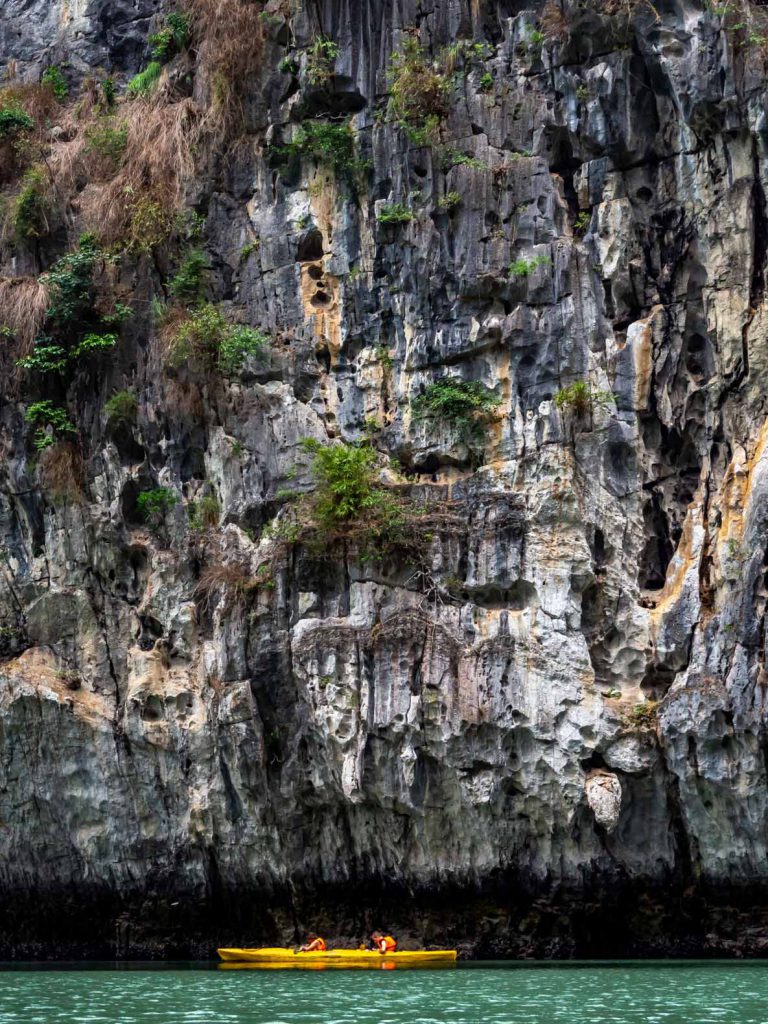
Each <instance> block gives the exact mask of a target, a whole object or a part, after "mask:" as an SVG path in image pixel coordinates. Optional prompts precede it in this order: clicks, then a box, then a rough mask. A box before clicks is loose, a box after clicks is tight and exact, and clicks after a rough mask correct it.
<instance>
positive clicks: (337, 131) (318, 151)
mask: <svg viewBox="0 0 768 1024" xmlns="http://www.w3.org/2000/svg"><path fill="white" fill-rule="evenodd" d="M282 154H283V155H285V156H287V157H288V158H289V159H290V158H292V157H302V158H304V159H308V160H314V161H315V162H316V163H318V164H323V165H325V166H327V167H332V168H333V169H334V170H335V171H337V172H340V171H351V170H353V169H354V167H355V137H354V135H353V134H352V128H351V127H350V125H349V124H324V123H322V122H319V121H307V122H305V123H304V124H303V125H302V126H301V127H300V128H299V130H298V132H297V133H296V136H295V137H294V139H293V140H292V141H291V142H289V143H288V145H287V146H284V147H282Z"/></svg>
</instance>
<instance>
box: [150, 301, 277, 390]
mask: <svg viewBox="0 0 768 1024" xmlns="http://www.w3.org/2000/svg"><path fill="white" fill-rule="evenodd" d="M268 344H269V335H268V334H266V333H265V332H264V331H261V330H259V329H258V328H256V327H250V326H248V325H247V324H232V323H230V322H229V321H228V320H227V318H226V316H225V315H224V313H223V311H222V309H221V307H220V306H217V305H214V304H213V303H211V302H207V303H205V304H204V305H202V306H198V307H197V308H196V309H193V310H192V311H191V312H190V313H188V314H187V316H186V317H185V318H184V319H183V320H182V321H181V322H180V323H179V324H178V325H177V326H176V328H175V331H174V334H173V337H172V339H171V345H170V348H169V350H168V357H167V363H168V365H169V366H170V367H171V368H178V367H180V366H182V365H183V364H184V363H188V364H190V365H191V366H192V368H193V369H199V370H212V369H217V370H218V371H219V372H220V373H221V374H222V375H223V376H225V377H234V376H236V375H237V374H238V373H239V372H240V370H241V369H242V368H243V364H244V363H245V361H246V359H247V358H248V357H249V356H261V355H263V353H264V350H265V349H266V348H267V346H268Z"/></svg>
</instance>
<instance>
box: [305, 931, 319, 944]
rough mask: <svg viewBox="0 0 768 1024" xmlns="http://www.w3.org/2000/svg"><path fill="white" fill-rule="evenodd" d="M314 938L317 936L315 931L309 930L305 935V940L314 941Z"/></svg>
mask: <svg viewBox="0 0 768 1024" xmlns="http://www.w3.org/2000/svg"><path fill="white" fill-rule="evenodd" d="M316 938H317V936H316V935H315V933H314V932H310V933H309V935H307V942H314V941H315V939H316Z"/></svg>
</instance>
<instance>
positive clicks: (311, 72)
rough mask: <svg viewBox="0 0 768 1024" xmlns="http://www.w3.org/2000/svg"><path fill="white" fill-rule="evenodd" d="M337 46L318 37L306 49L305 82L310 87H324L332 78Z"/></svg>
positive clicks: (338, 51) (337, 52) (331, 41)
mask: <svg viewBox="0 0 768 1024" xmlns="http://www.w3.org/2000/svg"><path fill="white" fill-rule="evenodd" d="M339 53H340V50H339V44H338V43H335V42H334V41H333V40H332V39H323V38H322V37H319V38H317V39H315V40H313V42H312V43H311V44H310V46H309V48H308V49H307V81H308V82H309V84H310V85H314V86H325V85H327V84H328V82H330V80H331V78H332V77H333V71H334V67H335V65H336V60H337V58H338V56H339Z"/></svg>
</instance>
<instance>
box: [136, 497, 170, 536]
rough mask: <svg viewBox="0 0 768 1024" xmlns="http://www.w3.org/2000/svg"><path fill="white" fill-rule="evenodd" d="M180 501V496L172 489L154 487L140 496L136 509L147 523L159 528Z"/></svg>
mask: <svg viewBox="0 0 768 1024" xmlns="http://www.w3.org/2000/svg"><path fill="white" fill-rule="evenodd" d="M178 500H179V499H178V495H177V494H176V492H175V491H172V490H171V489H170V487H154V488H153V489H152V490H150V491H142V492H141V493H140V494H139V496H138V498H137V499H136V508H137V510H138V512H139V515H140V516H141V517H142V519H143V520H144V522H145V523H149V525H150V526H154V527H158V526H162V525H163V523H164V522H165V517H166V515H167V514H168V512H170V510H171V509H172V508H173V507H174V505H176V503H177V502H178Z"/></svg>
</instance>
